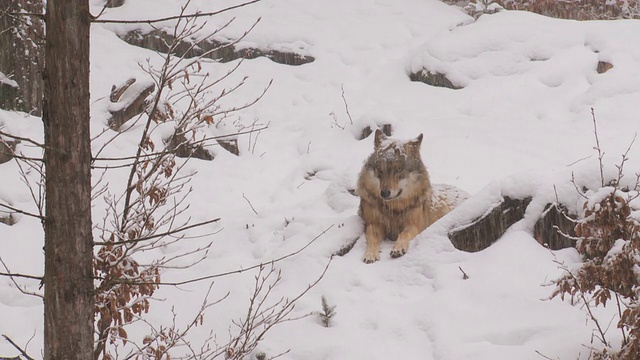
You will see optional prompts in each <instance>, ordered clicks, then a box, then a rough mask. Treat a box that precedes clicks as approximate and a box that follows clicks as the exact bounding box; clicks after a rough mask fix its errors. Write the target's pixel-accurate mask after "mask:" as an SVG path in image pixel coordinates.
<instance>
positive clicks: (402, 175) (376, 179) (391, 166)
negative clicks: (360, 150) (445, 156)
mask: <svg viewBox="0 0 640 360" xmlns="http://www.w3.org/2000/svg"><path fill="white" fill-rule="evenodd" d="M420 144H422V134H420V135H418V137H416V138H414V139H411V140H409V141H398V140H393V139H389V138H387V137H386V136H385V135H384V134H383V133H382V131H380V130H379V129H378V130H376V133H375V140H374V152H373V154H372V155H371V156H370V157H369V159H368V160H367V163H366V165H365V169H364V171H365V172H367V173H365V174H364V175H365V176H366V177H367V178H368V179H367V181H366V182H367V184H366V185H365V186H366V187H367V188H369V189H370V190H373V192H374V193H376V196H380V198H381V199H382V200H384V201H391V200H394V199H400V198H403V197H407V196H414V195H415V191H417V189H419V188H420V187H421V186H420V182H422V181H424V180H425V179H427V181H428V174H427V171H426V168H425V167H424V164H423V163H422V159H421V158H420Z"/></svg>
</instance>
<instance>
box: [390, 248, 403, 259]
mask: <svg viewBox="0 0 640 360" xmlns="http://www.w3.org/2000/svg"><path fill="white" fill-rule="evenodd" d="M406 253H407V249H404V248H400V249H393V250H391V254H390V255H391V257H392V258H399V257H400V256H402V255H404V254H406Z"/></svg>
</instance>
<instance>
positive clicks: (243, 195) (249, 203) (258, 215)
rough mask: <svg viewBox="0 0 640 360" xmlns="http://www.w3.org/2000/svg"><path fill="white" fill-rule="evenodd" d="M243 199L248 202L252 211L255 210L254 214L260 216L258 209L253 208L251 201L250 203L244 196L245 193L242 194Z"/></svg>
mask: <svg viewBox="0 0 640 360" xmlns="http://www.w3.org/2000/svg"><path fill="white" fill-rule="evenodd" d="M242 198H244V199H245V200H246V201H247V204H249V206H250V207H251V210H253V213H254V214H256V215H258V216H260V214H258V212H257V211H256V209H255V208H254V207H253V205H251V201H249V199H247V197H246V196H244V193H242Z"/></svg>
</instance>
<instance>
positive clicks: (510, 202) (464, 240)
mask: <svg viewBox="0 0 640 360" xmlns="http://www.w3.org/2000/svg"><path fill="white" fill-rule="evenodd" d="M530 203H531V197H526V198H524V199H512V198H510V197H508V196H505V197H504V198H503V201H502V202H501V203H500V204H498V205H496V206H495V207H494V208H493V209H490V211H487V212H486V213H485V214H484V215H483V216H481V217H479V218H478V219H475V220H474V221H472V222H470V223H469V224H466V225H464V226H461V227H458V228H456V229H453V230H451V231H450V232H449V239H450V240H451V242H452V243H453V246H455V248H456V249H458V250H462V251H468V252H476V251H480V250H484V249H486V248H487V247H489V246H491V244H493V243H494V242H496V241H497V240H498V239H499V238H500V237H501V236H502V235H503V234H504V233H505V231H507V229H508V228H509V227H510V226H511V225H513V224H515V223H516V222H518V221H520V220H521V219H522V218H523V217H524V214H525V211H526V209H527V206H529V204H530ZM574 227H575V216H574V215H572V214H569V213H568V211H567V209H566V207H564V206H563V205H558V204H548V205H547V206H546V207H545V210H544V212H543V213H542V215H541V216H540V218H539V219H538V220H537V221H536V224H535V226H534V228H533V237H534V238H535V239H536V240H537V241H538V242H539V243H540V244H541V245H546V246H548V247H549V248H550V249H551V250H559V249H564V248H568V247H574V246H575V237H576V233H575V230H574Z"/></svg>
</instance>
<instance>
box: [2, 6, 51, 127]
mask: <svg viewBox="0 0 640 360" xmlns="http://www.w3.org/2000/svg"><path fill="white" fill-rule="evenodd" d="M0 4H2V5H0V6H1V7H2V8H1V9H0V10H2V11H5V10H7V12H10V13H16V12H26V13H35V14H41V13H43V12H44V2H43V1H42V0H3V1H1V2H0ZM43 36H44V23H43V21H42V20H41V19H39V18H37V17H35V16H30V17H15V16H8V15H6V16H0V72H2V73H4V74H5V75H7V76H9V77H10V78H11V79H12V80H14V81H15V82H17V83H18V87H17V88H16V87H13V86H9V85H7V84H2V83H0V108H3V109H7V110H20V111H25V112H29V113H31V114H33V115H37V116H40V115H42V94H43V82H42V69H43V67H44V61H43V60H44V44H43Z"/></svg>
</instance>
